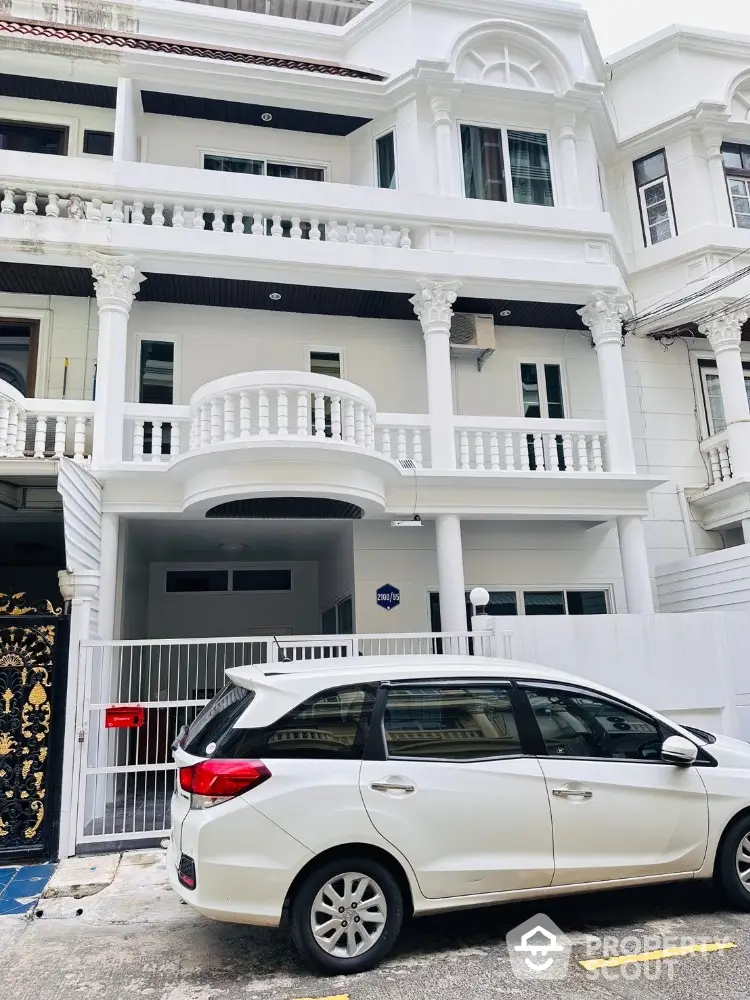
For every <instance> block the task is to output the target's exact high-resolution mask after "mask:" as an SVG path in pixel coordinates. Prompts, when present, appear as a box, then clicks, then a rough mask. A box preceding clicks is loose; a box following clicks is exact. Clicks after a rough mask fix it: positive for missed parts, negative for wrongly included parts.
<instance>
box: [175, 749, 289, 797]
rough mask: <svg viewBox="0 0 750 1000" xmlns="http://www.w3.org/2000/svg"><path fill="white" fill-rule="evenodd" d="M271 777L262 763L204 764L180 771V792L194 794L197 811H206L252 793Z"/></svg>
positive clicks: (204, 762) (204, 761)
mask: <svg viewBox="0 0 750 1000" xmlns="http://www.w3.org/2000/svg"><path fill="white" fill-rule="evenodd" d="M270 777H271V772H270V771H269V770H268V768H267V767H266V765H265V764H264V763H263V761H261V760H202V761H201V762H200V763H199V764H192V765H191V766H190V767H181V768H180V788H181V789H182V790H183V792H189V793H190V805H191V807H192V808H193V809H206V808H208V807H209V806H215V805H218V803H219V802H226V801H227V800H228V799H233V798H236V796H238V795H242V794H243V793H244V792H249V791H250V789H251V788H256V787H257V786H258V785H261V784H262V783H263V782H264V781H267V780H268V779H269V778H270Z"/></svg>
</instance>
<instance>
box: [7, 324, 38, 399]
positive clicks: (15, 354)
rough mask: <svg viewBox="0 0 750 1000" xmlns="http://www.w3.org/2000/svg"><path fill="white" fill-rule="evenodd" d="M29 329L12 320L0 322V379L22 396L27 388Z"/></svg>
mask: <svg viewBox="0 0 750 1000" xmlns="http://www.w3.org/2000/svg"><path fill="white" fill-rule="evenodd" d="M30 354H31V328H30V327H29V326H28V325H27V324H24V323H17V322H14V321H13V320H10V321H3V320H0V379H2V380H3V381H4V382H8V383H9V384H10V385H12V386H13V388H14V389H17V390H18V391H19V392H20V393H21V395H22V396H25V395H27V390H28V388H29V375H30V374H31V373H30V372H29V357H30Z"/></svg>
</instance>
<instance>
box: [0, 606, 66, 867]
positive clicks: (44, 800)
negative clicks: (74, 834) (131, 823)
mask: <svg viewBox="0 0 750 1000" xmlns="http://www.w3.org/2000/svg"><path fill="white" fill-rule="evenodd" d="M67 656H68V618H67V617H66V616H65V615H64V614H63V609H62V607H56V606H55V605H54V604H53V603H52V602H51V601H48V600H44V601H38V602H35V601H32V600H31V599H29V598H28V597H27V596H26V594H2V593H0V864H3V863H8V862H10V861H15V860H30V859H32V858H33V859H40V860H43V859H45V858H49V857H51V856H52V854H53V853H54V852H55V850H56V847H57V844H56V835H57V825H58V818H59V816H58V809H59V804H58V801H57V789H58V786H59V779H60V769H61V765H62V741H63V723H64V705H65V675H66V671H67Z"/></svg>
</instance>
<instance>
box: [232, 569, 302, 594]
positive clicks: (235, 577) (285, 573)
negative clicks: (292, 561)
mask: <svg viewBox="0 0 750 1000" xmlns="http://www.w3.org/2000/svg"><path fill="white" fill-rule="evenodd" d="M291 589H292V571H291V570H290V569H236V570H235V571H234V573H233V574H232V590H291Z"/></svg>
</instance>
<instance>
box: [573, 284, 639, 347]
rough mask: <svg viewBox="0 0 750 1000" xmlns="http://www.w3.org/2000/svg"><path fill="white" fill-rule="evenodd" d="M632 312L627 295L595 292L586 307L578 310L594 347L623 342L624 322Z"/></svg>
mask: <svg viewBox="0 0 750 1000" xmlns="http://www.w3.org/2000/svg"><path fill="white" fill-rule="evenodd" d="M629 311H630V299H629V297H628V296H627V295H612V294H608V293H607V292H595V293H594V294H593V295H592V297H591V298H590V299H589V301H588V302H587V303H586V305H585V306H584V307H583V308H582V309H579V310H578V315H579V316H580V317H581V319H582V320H583V322H584V325H585V326H587V327H588V328H589V330H590V331H591V337H592V339H593V341H594V347H599V346H600V345H601V344H608V343H621V342H622V321H623V320H624V319H625V317H626V316H627V314H628V312H629Z"/></svg>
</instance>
